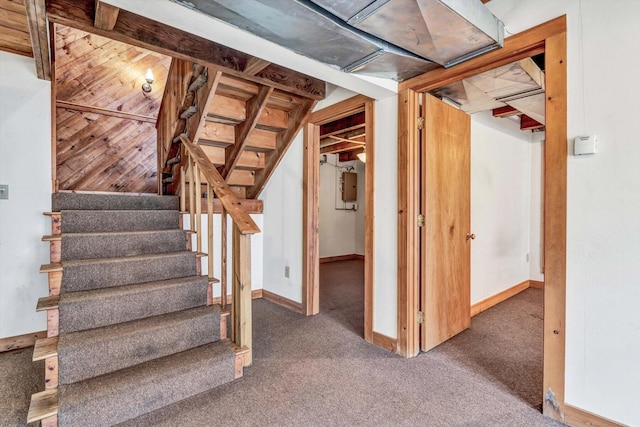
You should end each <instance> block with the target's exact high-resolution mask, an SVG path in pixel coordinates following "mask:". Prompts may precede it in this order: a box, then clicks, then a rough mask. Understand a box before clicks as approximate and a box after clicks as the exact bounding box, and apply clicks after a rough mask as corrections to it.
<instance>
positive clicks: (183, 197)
mask: <svg viewBox="0 0 640 427" xmlns="http://www.w3.org/2000/svg"><path fill="white" fill-rule="evenodd" d="M186 180H187V171H186V170H185V168H184V167H182V170H181V171H180V212H181V213H184V212H186V211H187V190H186V186H187V184H186Z"/></svg>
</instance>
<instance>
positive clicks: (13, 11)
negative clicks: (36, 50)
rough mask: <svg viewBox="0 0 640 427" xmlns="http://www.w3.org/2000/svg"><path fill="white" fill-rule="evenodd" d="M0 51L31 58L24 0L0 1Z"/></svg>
mask: <svg viewBox="0 0 640 427" xmlns="http://www.w3.org/2000/svg"><path fill="white" fill-rule="evenodd" d="M0 50H4V51H7V52H11V53H16V54H18V55H24V56H31V57H32V56H33V52H32V49H31V38H30V36H29V24H28V23H27V11H26V9H25V6H24V0H0Z"/></svg>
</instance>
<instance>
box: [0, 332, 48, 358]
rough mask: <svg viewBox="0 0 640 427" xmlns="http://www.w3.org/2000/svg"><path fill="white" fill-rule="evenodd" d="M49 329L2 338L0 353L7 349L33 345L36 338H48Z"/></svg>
mask: <svg viewBox="0 0 640 427" xmlns="http://www.w3.org/2000/svg"><path fill="white" fill-rule="evenodd" d="M46 337H47V331H38V332H32V333H30V334H23V335H16V336H15V337H7V338H2V339H0V353H4V352H5V351H12V350H18V349H21V348H27V347H33V346H34V345H35V343H36V340H39V339H42V338H46Z"/></svg>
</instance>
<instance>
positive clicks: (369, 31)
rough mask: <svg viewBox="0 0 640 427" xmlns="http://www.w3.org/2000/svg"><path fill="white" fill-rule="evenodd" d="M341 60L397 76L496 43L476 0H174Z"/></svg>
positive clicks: (355, 69) (351, 68)
mask: <svg viewBox="0 0 640 427" xmlns="http://www.w3.org/2000/svg"><path fill="white" fill-rule="evenodd" d="M174 1H176V2H177V3H179V4H182V5H184V6H186V7H189V8H192V9H195V10H197V11H199V12H202V13H204V14H206V15H209V16H211V17H213V18H216V19H219V20H222V21H224V22H227V23H229V24H231V25H233V26H236V27H238V28H240V29H243V30H245V31H248V32H250V33H252V34H255V35H257V36H259V37H262V38H264V39H266V40H269V41H271V42H274V43H277V44H279V45H281V46H284V47H286V48H288V49H290V50H292V51H294V52H297V53H299V54H302V55H305V56H308V57H310V58H313V59H315V60H317V61H320V62H323V63H325V64H328V65H331V66H333V67H336V68H339V69H341V70H342V71H345V72H352V73H361V74H366V75H371V76H376V77H382V78H391V79H394V80H398V81H402V80H406V79H408V78H411V77H414V76H416V75H419V74H422V73H425V72H427V71H431V70H433V69H436V68H439V67H449V66H451V65H455V64H457V63H460V62H462V61H465V60H467V59H470V58H473V57H475V56H478V55H481V54H483V53H486V52H489V51H491V50H494V49H497V48H500V47H502V45H503V41H504V36H503V34H504V28H503V25H502V23H501V22H500V21H499V20H498V19H497V18H496V17H495V16H493V15H492V14H491V12H490V11H489V10H488V9H487V8H486V7H485V6H484V5H483V4H482V3H481V1H480V0H374V1H372V0H189V1H184V0H174Z"/></svg>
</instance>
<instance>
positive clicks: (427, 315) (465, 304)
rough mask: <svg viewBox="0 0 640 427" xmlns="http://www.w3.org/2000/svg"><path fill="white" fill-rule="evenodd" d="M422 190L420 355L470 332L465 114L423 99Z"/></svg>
mask: <svg viewBox="0 0 640 427" xmlns="http://www.w3.org/2000/svg"><path fill="white" fill-rule="evenodd" d="M422 111H423V117H424V126H423V128H422V135H421V136H422V138H421V152H422V154H421V156H422V165H421V172H422V178H421V181H422V182H421V184H422V192H421V196H422V200H421V204H422V212H423V215H424V226H423V227H422V233H421V289H420V290H421V297H420V299H421V301H420V302H421V311H422V313H423V323H422V328H421V346H420V347H421V349H422V351H427V350H430V349H432V348H433V347H435V346H437V345H438V344H440V343H442V342H444V341H446V340H448V339H449V338H451V337H452V336H454V335H456V334H458V333H460V332H462V331H463V330H465V329H467V328H468V327H469V326H471V314H470V306H471V302H470V298H471V296H470V294H471V289H470V281H471V278H470V276H471V275H470V270H471V264H470V262H471V251H470V245H471V240H470V239H469V237H468V233H470V226H471V224H470V222H471V220H470V203H471V200H470V186H471V182H470V179H471V176H470V162H471V121H470V117H469V115H468V114H466V113H465V112H463V111H461V110H458V109H457V108H455V107H452V106H450V105H448V104H445V103H444V102H442V101H440V100H438V99H436V98H434V97H433V96H431V95H427V94H424V95H423V97H422Z"/></svg>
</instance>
